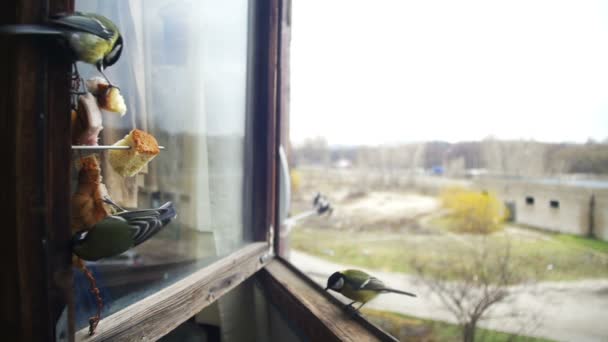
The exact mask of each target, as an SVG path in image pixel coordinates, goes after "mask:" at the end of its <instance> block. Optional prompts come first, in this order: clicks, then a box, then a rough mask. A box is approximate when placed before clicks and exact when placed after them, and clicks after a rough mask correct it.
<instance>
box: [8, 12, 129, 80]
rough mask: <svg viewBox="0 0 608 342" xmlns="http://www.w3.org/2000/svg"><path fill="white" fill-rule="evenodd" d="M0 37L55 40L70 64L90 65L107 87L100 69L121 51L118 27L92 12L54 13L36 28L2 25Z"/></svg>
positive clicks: (107, 65) (114, 60)
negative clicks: (62, 48)
mask: <svg viewBox="0 0 608 342" xmlns="http://www.w3.org/2000/svg"><path fill="white" fill-rule="evenodd" d="M0 34H12V35H32V36H51V37H57V38H59V39H60V41H61V42H62V43H63V44H62V45H64V46H65V47H66V48H67V49H68V50H69V52H68V54H69V57H70V58H72V60H73V61H81V62H85V63H88V64H92V65H94V66H95V67H96V68H97V70H99V72H100V73H101V74H102V75H103V77H104V78H105V79H106V80H107V81H108V83H110V84H111V82H110V81H109V80H108V78H107V77H106V75H105V74H104V73H103V70H104V69H105V68H107V67H109V66H111V65H113V64H114V63H116V62H117V61H118V59H119V58H120V55H121V53H122V49H123V40H122V35H121V34H120V31H119V30H118V27H117V26H116V25H115V24H114V23H113V22H112V21H111V20H110V19H108V18H106V17H104V16H102V15H99V14H94V13H81V12H74V13H71V14H58V15H55V16H53V17H51V18H50V19H49V20H48V21H47V22H46V23H44V24H40V25H29V24H23V25H2V26H0Z"/></svg>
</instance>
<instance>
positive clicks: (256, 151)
mask: <svg viewBox="0 0 608 342" xmlns="http://www.w3.org/2000/svg"><path fill="white" fill-rule="evenodd" d="M254 6H255V8H254V14H253V15H254V18H255V19H254V21H255V27H254V32H255V34H254V37H252V38H253V51H254V54H253V62H254V64H253V70H252V77H253V91H254V97H253V99H252V101H253V102H252V105H253V113H251V118H249V120H251V123H250V125H251V127H250V126H249V125H248V127H250V129H251V131H252V134H253V137H252V142H251V146H252V153H251V156H250V157H251V158H252V159H251V161H250V162H251V163H252V165H253V170H252V180H253V182H252V184H251V186H252V194H253V202H252V203H253V206H252V211H251V216H252V217H251V221H252V227H253V239H254V241H267V240H268V238H269V236H268V235H269V234H268V229H269V228H270V227H271V226H272V227H273V228H274V229H275V230H276V228H277V227H276V218H275V216H276V209H275V208H276V200H277V196H276V180H277V167H278V145H277V141H278V132H277V130H278V129H277V110H278V109H277V106H276V104H277V101H276V99H277V93H278V89H277V69H278V65H277V63H278V34H279V33H278V32H279V24H280V23H279V0H270V1H258V2H255V5H254Z"/></svg>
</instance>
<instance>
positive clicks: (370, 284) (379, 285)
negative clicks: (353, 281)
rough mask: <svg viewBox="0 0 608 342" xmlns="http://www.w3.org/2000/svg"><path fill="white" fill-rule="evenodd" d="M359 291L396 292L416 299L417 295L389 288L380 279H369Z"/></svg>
mask: <svg viewBox="0 0 608 342" xmlns="http://www.w3.org/2000/svg"><path fill="white" fill-rule="evenodd" d="M359 290H371V291H379V292H394V293H399V294H403V295H406V296H410V297H416V295H415V294H413V293H411V292H406V291H401V290H397V289H393V288H390V287H387V286H386V285H385V284H384V283H383V282H382V281H381V280H380V279H378V278H376V277H369V278H368V279H367V280H366V281H365V282H363V284H361V287H360V288H359Z"/></svg>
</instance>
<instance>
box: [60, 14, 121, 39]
mask: <svg viewBox="0 0 608 342" xmlns="http://www.w3.org/2000/svg"><path fill="white" fill-rule="evenodd" d="M49 22H51V23H53V24H55V25H59V26H63V27H68V28H71V29H74V30H78V31H83V32H88V33H91V34H94V35H96V36H98V37H100V38H103V39H110V38H112V36H113V35H114V33H115V32H114V31H113V30H112V29H111V28H109V27H107V26H106V25H104V24H103V23H102V22H101V21H100V20H99V19H97V18H94V17H92V16H85V15H83V14H82V13H79V12H75V13H73V14H67V15H60V16H57V17H53V18H52V19H51V20H49Z"/></svg>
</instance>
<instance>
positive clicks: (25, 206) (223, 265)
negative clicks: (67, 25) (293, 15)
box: [0, 0, 390, 341]
mask: <svg viewBox="0 0 608 342" xmlns="http://www.w3.org/2000/svg"><path fill="white" fill-rule="evenodd" d="M0 9H1V10H2V11H0V12H1V14H0V19H1V21H0V24H7V23H11V24H12V23H40V22H43V21H44V20H45V18H47V17H48V15H49V13H58V12H69V11H72V10H74V9H76V10H80V11H86V12H96V13H100V14H102V15H105V16H107V17H109V18H111V19H112V20H113V21H115V22H116V23H117V24H118V26H120V27H121V30H122V31H123V35H124V39H125V42H126V43H125V46H126V48H125V50H124V51H123V56H122V58H121V61H120V62H119V63H118V64H116V65H115V66H114V67H113V68H111V69H109V70H108V76H109V78H110V79H111V80H112V81H113V82H114V83H116V84H117V85H119V86H120V88H121V92H122V93H123V94H125V97H126V101H127V106H128V108H129V111H128V114H127V115H126V116H125V117H122V118H120V117H118V116H116V115H112V114H106V115H105V117H104V126H105V129H104V132H103V135H102V139H103V143H105V144H111V143H113V142H114V141H116V140H117V139H119V138H122V136H123V135H124V134H125V133H127V132H128V131H129V130H130V129H131V128H134V127H137V128H140V129H143V130H146V131H149V132H151V133H152V134H154V135H155V136H156V137H157V139H158V140H159V142H160V144H161V145H164V146H165V147H166V149H165V150H164V151H162V153H161V155H160V156H158V157H157V159H155V161H154V162H153V163H151V164H150V165H149V167H148V169H147V170H146V171H145V172H144V173H143V174H140V175H138V176H136V177H134V178H131V179H123V178H120V177H118V176H117V175H115V174H113V173H112V171H111V168H110V167H109V166H108V165H104V172H105V174H104V181H105V183H106V184H107V185H108V187H109V190H110V194H111V195H112V196H113V197H114V199H115V200H117V201H118V202H120V203H121V204H123V205H124V206H127V207H153V206H157V205H158V204H159V203H161V202H163V201H165V200H171V201H173V202H174V203H175V204H176V207H177V208H178V214H179V219H178V221H177V222H175V223H174V224H172V226H171V227H170V229H167V230H165V231H163V232H162V234H160V235H159V236H158V237H156V238H154V239H153V240H151V241H148V242H147V243H145V244H142V245H141V246H140V247H138V248H136V249H134V250H133V251H131V252H129V253H126V254H124V255H121V256H118V257H116V258H113V259H108V260H103V261H101V262H98V263H92V264H90V266H91V268H92V269H94V272H95V274H96V276H97V277H98V279H99V280H100V283H102V284H103V285H104V287H105V288H103V289H102V297H104V301H105V303H106V306H105V310H104V312H103V319H102V321H101V323H100V325H99V327H98V330H97V333H96V334H95V335H94V336H92V337H89V336H87V327H86V319H87V318H88V316H89V315H90V313H91V312H92V310H93V309H94V307H93V306H91V305H87V303H86V300H87V299H86V297H87V295H88V293H87V289H86V285H84V286H83V288H81V287H80V286H79V284H80V282H81V279H79V277H78V275H77V273H76V272H75V271H74V272H73V271H72V267H71V253H70V239H71V233H70V225H69V221H70V210H69V208H70V206H69V202H70V193H71V190H70V172H69V170H70V168H71V167H72V162H73V158H74V157H75V156H74V154H73V152H72V151H71V149H70V134H69V132H70V120H69V117H70V116H69V93H68V91H69V75H70V64H69V62H67V61H66V60H65V58H63V57H61V56H60V55H59V54H57V53H56V52H55V51H54V50H53V49H52V47H47V46H46V45H44V44H41V42H40V41H38V40H35V39H30V40H28V39H20V38H19V39H18V38H14V37H2V41H3V42H4V43H5V46H6V47H7V51H6V53H5V54H2V55H1V56H0V64H1V65H0V68H1V69H2V74H3V75H4V76H5V77H3V78H2V80H0V82H1V83H0V89H2V95H0V108H2V112H3V115H2V122H3V124H2V126H1V127H0V131H1V134H0V135H1V137H2V138H1V141H2V144H3V146H4V149H5V153H6V154H5V157H6V160H7V163H6V167H5V175H4V177H2V179H1V180H0V181H1V182H2V185H3V188H4V189H6V191H2V192H1V193H2V194H3V195H2V196H3V198H2V200H3V203H4V204H5V205H4V206H3V207H2V209H0V212H1V213H2V215H3V217H4V218H5V221H4V222H5V234H6V235H5V236H4V238H3V239H0V241H2V242H0V244H1V247H2V248H1V249H2V251H3V257H2V264H3V266H4V267H3V272H4V274H5V275H10V276H9V277H3V278H2V303H3V311H2V322H3V328H5V329H4V332H5V333H7V334H9V335H15V336H16V340H28V341H36V340H39V341H43V340H60V341H63V340H74V339H75V340H87V341H93V340H95V341H97V340H113V341H115V340H133V339H150V340H156V339H159V338H160V337H162V336H164V335H166V334H167V333H168V332H170V331H171V330H172V329H174V328H176V327H177V326H179V325H180V324H182V323H183V322H185V321H187V320H188V319H190V318H191V317H193V316H195V315H196V314H197V313H199V312H200V311H201V310H202V309H203V308H205V307H207V306H208V305H210V304H211V303H214V302H215V301H216V300H217V299H218V298H220V297H222V296H223V295H225V294H226V293H228V292H229V291H231V290H232V289H234V288H235V287H236V286H238V285H239V284H241V283H242V282H243V281H245V280H247V279H249V280H250V282H251V281H254V282H255V286H256V288H257V289H258V290H259V293H262V294H264V293H266V294H268V293H271V294H272V295H269V296H264V298H266V301H267V302H268V303H270V304H272V305H273V308H274V309H273V310H275V311H276V312H277V313H278V315H279V316H281V317H284V318H285V319H287V320H288V321H289V322H290V324H289V325H293V326H295V327H296V330H297V331H299V332H301V333H302V334H303V337H307V338H310V337H319V338H323V337H328V338H329V337H331V338H332V339H334V340H336V339H349V338H351V339H352V338H363V339H390V337H388V336H387V335H385V334H384V333H383V332H382V331H381V330H379V329H377V328H375V327H374V326H372V325H370V324H369V323H367V322H365V321H364V320H363V319H360V318H358V319H355V320H350V319H346V318H345V317H344V316H343V315H340V313H341V311H340V309H339V308H338V307H337V306H336V305H335V304H336V303H335V302H333V301H332V300H331V297H330V296H328V295H326V294H325V293H323V292H322V291H320V290H319V288H318V286H315V285H314V284H313V283H310V282H309V281H308V280H307V278H306V277H305V276H303V275H302V274H301V273H299V272H297V270H295V269H293V268H291V267H290V266H289V265H288V264H286V263H285V262H284V261H283V260H282V259H280V258H275V257H274V255H275V250H276V249H277V248H279V246H278V245H277V244H275V242H279V240H280V239H278V234H274V229H275V227H277V217H278V211H277V206H278V203H277V200H276V199H277V189H278V188H277V184H276V183H277V170H278V165H279V163H278V149H279V142H280V140H281V139H280V136H281V129H280V127H282V124H284V123H285V120H286V119H287V117H286V113H287V101H288V99H287V97H286V96H282V95H283V94H286V90H287V85H286V83H285V81H286V72H287V70H288V64H287V58H288V55H287V54H286V53H285V52H284V53H280V52H281V51H287V50H285V48H286V47H287V46H288V43H289V42H288V38H289V31H288V26H289V24H288V13H289V10H290V9H289V1H280V0H272V1H268V2H266V1H253V0H232V1H228V2H222V3H221V4H220V3H218V2H214V1H204V2H198V1H194V2H193V1H186V0H162V1H161V0H153V1H145V5H144V1H136V0H130V1H122V0H116V1H105V0H104V1H101V0H100V1H85V0H77V1H75V3H74V1H71V0H48V1H46V2H45V1H34V0H27V1H20V2H17V1H7V2H3V3H2V5H0ZM80 70H81V73H82V74H83V76H85V78H86V77H89V76H92V75H94V74H95V72H94V70H93V69H90V68H88V67H87V66H84V65H82V66H80ZM282 113H284V115H285V116H283V117H282V119H281V115H282ZM283 127H284V126H283ZM76 157H78V155H76ZM266 265H272V266H269V268H268V269H266V270H265V271H263V272H260V270H261V269H262V268H263V267H265V266H266ZM74 274H76V275H75V277H73V275H74ZM256 274H257V276H255V277H254V275H256ZM275 291H276V292H275ZM104 293H105V296H103V294H104ZM275 293H276V295H274V294H275Z"/></svg>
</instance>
